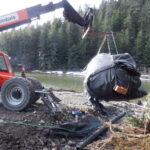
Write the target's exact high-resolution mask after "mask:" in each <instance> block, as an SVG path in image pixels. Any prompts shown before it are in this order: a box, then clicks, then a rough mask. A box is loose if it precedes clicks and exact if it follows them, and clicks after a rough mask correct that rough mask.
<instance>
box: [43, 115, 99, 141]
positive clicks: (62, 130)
mask: <svg viewBox="0 0 150 150" xmlns="http://www.w3.org/2000/svg"><path fill="white" fill-rule="evenodd" d="M99 126H101V123H100V121H99V119H98V118H97V117H95V116H90V115H88V116H84V117H83V118H81V119H79V120H78V122H69V123H64V124H61V125H59V126H57V127H55V128H52V129H49V131H48V132H46V133H45V134H44V135H45V136H46V137H47V138H48V137H55V138H60V137H65V138H74V139H75V138H77V139H78V138H85V137H87V135H89V134H91V133H93V131H95V130H96V129H97V128H98V127H99Z"/></svg>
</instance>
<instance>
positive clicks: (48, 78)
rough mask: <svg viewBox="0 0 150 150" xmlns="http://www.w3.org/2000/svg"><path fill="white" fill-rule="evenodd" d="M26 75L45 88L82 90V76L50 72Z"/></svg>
mask: <svg viewBox="0 0 150 150" xmlns="http://www.w3.org/2000/svg"><path fill="white" fill-rule="evenodd" d="M27 76H30V77H35V78H36V79H38V80H39V81H40V82H41V83H42V85H44V87H46V88H56V89H65V90H73V91H76V92H83V78H81V77H70V76H59V75H51V74H27Z"/></svg>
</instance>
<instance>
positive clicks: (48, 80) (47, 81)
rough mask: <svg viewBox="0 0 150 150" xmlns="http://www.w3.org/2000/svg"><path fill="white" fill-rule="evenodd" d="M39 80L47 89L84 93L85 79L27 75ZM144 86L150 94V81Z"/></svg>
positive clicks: (144, 83) (145, 82)
mask: <svg viewBox="0 0 150 150" xmlns="http://www.w3.org/2000/svg"><path fill="white" fill-rule="evenodd" d="M27 76H32V77H35V78H37V79H38V80H39V81H40V82H41V83H42V84H43V85H44V86H45V87H46V88H50V87H52V88H58V89H65V90H74V91H77V92H83V78H80V77H70V76H58V75H50V74H27ZM142 85H143V86H144V88H145V90H146V91H147V92H149V93H150V81H143V83H142Z"/></svg>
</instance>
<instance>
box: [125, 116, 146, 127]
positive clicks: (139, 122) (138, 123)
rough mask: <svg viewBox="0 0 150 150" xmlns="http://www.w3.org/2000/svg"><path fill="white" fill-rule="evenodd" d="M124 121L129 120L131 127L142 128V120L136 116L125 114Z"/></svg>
mask: <svg viewBox="0 0 150 150" xmlns="http://www.w3.org/2000/svg"><path fill="white" fill-rule="evenodd" d="M126 121H127V122H129V123H130V124H131V125H132V126H133V127H138V128H144V123H143V121H142V120H140V119H138V118H136V117H133V116H127V117H126Z"/></svg>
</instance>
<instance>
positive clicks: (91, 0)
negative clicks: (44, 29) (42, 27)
mask: <svg viewBox="0 0 150 150" xmlns="http://www.w3.org/2000/svg"><path fill="white" fill-rule="evenodd" d="M49 2H53V3H57V2H60V0H2V1H1V5H0V16H2V15H5V14H9V13H11V12H15V11H17V10H21V9H24V8H28V7H31V6H34V5H37V4H42V5H45V4H48V3H49ZM68 2H69V3H70V4H71V5H72V6H73V7H74V8H75V9H76V10H77V9H78V8H79V7H81V8H84V6H85V4H88V5H89V6H90V7H93V6H95V7H97V8H98V7H99V5H100V3H101V0H68ZM62 12H63V9H60V10H56V11H55V12H51V13H48V14H46V15H42V16H41V18H40V20H38V21H36V23H37V22H38V24H42V23H43V22H47V21H48V20H49V21H50V20H53V17H62V16H63V15H62Z"/></svg>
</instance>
